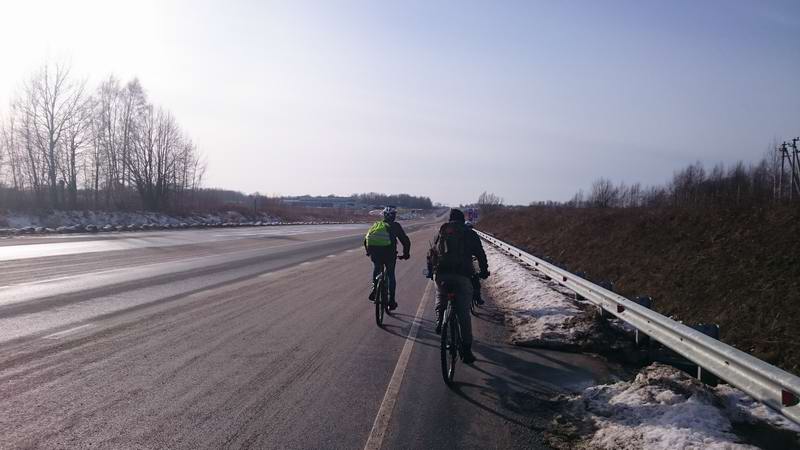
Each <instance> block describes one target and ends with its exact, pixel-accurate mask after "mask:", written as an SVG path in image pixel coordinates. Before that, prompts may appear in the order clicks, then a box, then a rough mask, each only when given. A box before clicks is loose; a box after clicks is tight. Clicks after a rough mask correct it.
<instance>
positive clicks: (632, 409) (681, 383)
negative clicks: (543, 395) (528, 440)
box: [557, 363, 800, 450]
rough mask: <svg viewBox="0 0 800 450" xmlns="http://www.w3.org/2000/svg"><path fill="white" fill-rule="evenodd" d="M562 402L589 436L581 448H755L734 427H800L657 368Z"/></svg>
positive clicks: (726, 389)
mask: <svg viewBox="0 0 800 450" xmlns="http://www.w3.org/2000/svg"><path fill="white" fill-rule="evenodd" d="M561 398H562V400H565V401H566V403H567V406H566V410H567V411H568V415H569V416H571V417H572V418H574V420H575V421H576V422H578V423H582V424H583V426H582V429H584V430H589V431H588V432H585V433H583V435H582V436H580V438H579V441H580V445H576V446H577V447H580V448H592V449H615V450H616V449H620V450H626V449H630V450H633V449H649V450H662V449H663V450H666V449H674V448H680V449H700V448H702V449H755V448H758V447H754V446H752V445H749V444H747V443H744V442H742V438H741V437H739V436H737V435H736V433H735V431H734V425H735V424H737V423H751V424H752V423H760V424H762V425H767V426H769V427H772V428H782V429H783V430H788V431H792V432H794V433H800V427H798V426H797V425H795V424H794V423H792V422H790V421H789V420H788V419H786V418H785V417H783V416H781V415H780V414H778V413H777V412H775V411H772V410H771V409H769V408H768V407H766V406H764V405H762V404H760V403H758V402H756V401H755V400H753V399H752V398H750V397H748V396H747V395H746V394H744V393H743V392H741V391H739V390H738V389H736V388H734V387H731V386H728V385H720V386H718V387H716V388H712V387H709V386H707V385H705V384H703V383H701V382H699V381H698V380H696V379H695V378H692V377H691V376H689V375H687V374H686V373H684V372H682V371H680V370H678V369H675V368H673V367H670V366H667V365H664V364H659V363H654V364H651V365H650V366H647V367H645V368H644V369H642V370H641V371H640V372H639V374H638V375H637V376H636V378H635V379H634V380H633V381H620V382H617V383H613V384H606V385H601V386H593V387H590V388H588V389H586V390H584V391H583V392H582V393H580V394H578V395H570V396H563V397H561ZM560 423H562V424H563V423H564V421H561V422H560ZM557 428H558V426H557ZM797 437H798V439H800V434H797ZM573 445H575V443H574V442H573Z"/></svg>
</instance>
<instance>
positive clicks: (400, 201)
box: [352, 192, 433, 209]
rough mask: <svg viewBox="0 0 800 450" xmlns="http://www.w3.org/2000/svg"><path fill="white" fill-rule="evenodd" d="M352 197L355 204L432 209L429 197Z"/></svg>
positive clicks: (401, 195) (356, 195)
mask: <svg viewBox="0 0 800 450" xmlns="http://www.w3.org/2000/svg"><path fill="white" fill-rule="evenodd" d="M352 197H353V200H355V201H356V202H358V203H364V204H368V205H395V206H401V207H404V208H411V209H429V208H433V202H432V201H431V199H430V198H429V197H421V196H420V197H417V196H414V195H408V194H397V195H386V194H378V193H377V192H368V193H365V194H353V196H352Z"/></svg>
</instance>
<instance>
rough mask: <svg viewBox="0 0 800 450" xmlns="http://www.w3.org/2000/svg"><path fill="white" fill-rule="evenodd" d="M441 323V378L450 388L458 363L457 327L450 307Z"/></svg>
mask: <svg viewBox="0 0 800 450" xmlns="http://www.w3.org/2000/svg"><path fill="white" fill-rule="evenodd" d="M442 322H443V323H442V343H441V359H442V378H444V382H445V384H447V385H448V386H450V385H451V384H452V383H453V377H454V376H455V374H456V361H458V326H457V325H456V321H455V320H454V318H453V311H452V309H451V307H450V306H448V307H447V310H446V311H445V318H444V320H443V321H442Z"/></svg>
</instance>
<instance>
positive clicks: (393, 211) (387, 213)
mask: <svg viewBox="0 0 800 450" xmlns="http://www.w3.org/2000/svg"><path fill="white" fill-rule="evenodd" d="M383 218H384V220H386V221H388V222H394V220H395V219H396V218H397V208H395V207H394V206H387V207H386V208H383Z"/></svg>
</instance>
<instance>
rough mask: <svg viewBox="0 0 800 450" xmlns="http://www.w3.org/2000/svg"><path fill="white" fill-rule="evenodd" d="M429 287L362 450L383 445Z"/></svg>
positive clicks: (374, 448) (428, 286)
mask: <svg viewBox="0 0 800 450" xmlns="http://www.w3.org/2000/svg"><path fill="white" fill-rule="evenodd" d="M431 286H433V283H431V282H430V281H428V285H427V286H426V287H425V293H424V294H422V300H421V301H420V302H419V307H418V308H417V314H416V315H415V316H414V323H413V324H412V325H411V330H410V331H409V332H408V336H406V343H405V345H403V350H402V351H401V352H400V358H398V360H397V365H396V366H395V368H394V372H393V373H392V379H391V380H389V386H388V387H387V388H386V394H385V395H384V396H383V401H382V402H381V407H380V409H378V415H377V416H376V417H375V423H373V424H372V431H370V433H369V437H368V438H367V443H366V445H364V450H378V449H380V448H381V446H382V445H383V438H384V436H385V435H386V430H387V429H388V428H389V420H390V419H391V418H392V411H393V410H394V405H395V402H396V401H397V395H398V394H399V393H400V385H401V384H402V383H403V377H404V376H405V374H406V367H407V366H408V360H409V359H410V358H411V350H412V349H413V348H414V342H416V340H417V332H418V331H419V326H420V324H421V323H422V314H423V313H424V312H425V305H427V304H428V297H429V295H430V292H431Z"/></svg>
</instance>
